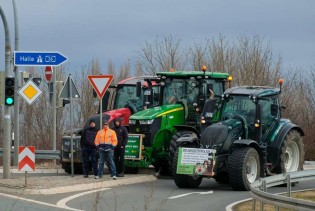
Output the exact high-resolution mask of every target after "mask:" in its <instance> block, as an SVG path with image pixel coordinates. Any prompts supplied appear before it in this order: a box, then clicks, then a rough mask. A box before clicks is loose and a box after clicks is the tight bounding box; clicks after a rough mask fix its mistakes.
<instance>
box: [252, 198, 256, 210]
mask: <svg viewBox="0 0 315 211" xmlns="http://www.w3.org/2000/svg"><path fill="white" fill-rule="evenodd" d="M252 210H253V211H255V210H256V199H254V198H253V202H252Z"/></svg>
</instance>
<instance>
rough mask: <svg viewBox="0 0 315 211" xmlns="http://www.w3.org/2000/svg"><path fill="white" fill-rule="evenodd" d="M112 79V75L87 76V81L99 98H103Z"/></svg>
mask: <svg viewBox="0 0 315 211" xmlns="http://www.w3.org/2000/svg"><path fill="white" fill-rule="evenodd" d="M113 78H114V76H113V75H88V79H89V81H90V83H91V84H92V86H93V88H94V90H95V92H96V93H97V95H98V97H99V98H103V96H104V94H105V92H106V90H107V88H108V86H109V84H110V83H111V82H112V80H113Z"/></svg>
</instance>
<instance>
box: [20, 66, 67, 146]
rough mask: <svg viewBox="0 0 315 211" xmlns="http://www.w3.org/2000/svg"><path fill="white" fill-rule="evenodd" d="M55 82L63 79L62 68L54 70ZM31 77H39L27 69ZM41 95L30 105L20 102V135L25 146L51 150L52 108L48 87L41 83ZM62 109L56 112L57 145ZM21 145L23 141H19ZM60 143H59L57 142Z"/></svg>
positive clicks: (61, 123) (61, 130)
mask: <svg viewBox="0 0 315 211" xmlns="http://www.w3.org/2000/svg"><path fill="white" fill-rule="evenodd" d="M55 71H56V73H57V80H61V79H62V78H64V69H63V66H61V67H59V68H56V69H55ZM29 72H30V73H32V74H33V76H36V75H38V76H41V77H43V75H40V74H38V73H37V72H36V71H35V70H34V69H33V68H31V69H29ZM40 88H41V90H42V92H43V93H42V95H41V96H40V97H39V99H38V100H36V102H34V103H33V104H32V105H28V104H26V103H25V102H24V101H21V119H22V121H21V125H20V128H21V131H23V133H22V134H21V136H22V139H23V140H24V144H25V145H34V146H36V148H39V149H51V144H52V141H51V139H52V126H51V122H52V121H53V117H52V112H51V109H52V106H55V105H51V103H50V102H49V91H48V86H47V85H46V84H45V83H42V84H41V86H40ZM62 117H63V115H62V109H58V110H57V144H58V142H59V141H60V138H61V136H62V134H63V131H64V130H63V129H64V123H65V119H64V118H62ZM21 143H23V141H21ZM59 143H60V142H59Z"/></svg>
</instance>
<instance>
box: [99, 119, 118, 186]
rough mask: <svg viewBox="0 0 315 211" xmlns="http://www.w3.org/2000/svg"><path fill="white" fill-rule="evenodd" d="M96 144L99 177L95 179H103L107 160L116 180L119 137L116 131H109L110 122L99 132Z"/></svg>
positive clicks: (105, 123)
mask: <svg viewBox="0 0 315 211" xmlns="http://www.w3.org/2000/svg"><path fill="white" fill-rule="evenodd" d="M94 143H95V146H96V147H97V148H98V152H99V160H98V175H97V176H95V179H99V178H102V177H103V173H104V162H105V160H106V161H107V163H108V165H109V168H110V173H111V176H112V178H113V179H114V180H116V167H115V162H114V148H115V146H116V145H117V136H116V132H115V131H114V130H111V129H109V123H108V121H105V122H104V124H103V129H102V130H100V131H98V132H97V134H96V137H95V141H94Z"/></svg>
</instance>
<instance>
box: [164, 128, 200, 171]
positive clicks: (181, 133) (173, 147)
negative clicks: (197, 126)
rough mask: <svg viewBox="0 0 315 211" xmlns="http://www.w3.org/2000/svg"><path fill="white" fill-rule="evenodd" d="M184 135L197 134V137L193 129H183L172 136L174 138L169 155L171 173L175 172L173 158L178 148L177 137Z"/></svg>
mask: <svg viewBox="0 0 315 211" xmlns="http://www.w3.org/2000/svg"><path fill="white" fill-rule="evenodd" d="M182 136H196V137H197V134H196V133H194V132H192V131H187V130H183V131H177V132H176V133H175V134H174V135H173V136H172V139H171V142H170V148H169V156H168V161H169V172H170V174H172V173H173V169H172V165H173V159H174V155H175V152H176V150H177V148H178V143H177V139H179V138H180V137H182Z"/></svg>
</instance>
